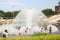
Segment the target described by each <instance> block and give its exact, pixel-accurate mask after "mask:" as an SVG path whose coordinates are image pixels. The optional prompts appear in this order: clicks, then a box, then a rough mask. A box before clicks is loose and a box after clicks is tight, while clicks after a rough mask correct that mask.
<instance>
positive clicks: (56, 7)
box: [55, 1, 60, 13]
mask: <svg viewBox="0 0 60 40" xmlns="http://www.w3.org/2000/svg"><path fill="white" fill-rule="evenodd" d="M58 12H60V1H59V2H58V6H55V13H58Z"/></svg>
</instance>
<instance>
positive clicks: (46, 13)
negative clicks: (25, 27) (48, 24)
mask: <svg viewBox="0 0 60 40" xmlns="http://www.w3.org/2000/svg"><path fill="white" fill-rule="evenodd" d="M42 12H43V13H44V14H45V15H46V16H47V17H50V16H52V15H54V11H53V10H52V9H44V10H42Z"/></svg>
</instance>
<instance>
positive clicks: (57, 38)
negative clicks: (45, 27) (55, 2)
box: [0, 33, 60, 40]
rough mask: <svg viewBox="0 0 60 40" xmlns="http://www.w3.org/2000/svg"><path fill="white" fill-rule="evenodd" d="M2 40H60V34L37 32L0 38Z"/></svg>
mask: <svg viewBox="0 0 60 40" xmlns="http://www.w3.org/2000/svg"><path fill="white" fill-rule="evenodd" d="M0 40H60V34H49V33H48V34H46V33H35V34H33V35H32V36H21V37H13V38H0Z"/></svg>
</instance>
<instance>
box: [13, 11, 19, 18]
mask: <svg viewBox="0 0 60 40" xmlns="http://www.w3.org/2000/svg"><path fill="white" fill-rule="evenodd" d="M19 12H20V11H13V12H12V14H13V16H14V17H16V16H17V14H18V13H19Z"/></svg>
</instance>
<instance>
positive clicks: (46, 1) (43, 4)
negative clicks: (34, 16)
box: [0, 0, 59, 11]
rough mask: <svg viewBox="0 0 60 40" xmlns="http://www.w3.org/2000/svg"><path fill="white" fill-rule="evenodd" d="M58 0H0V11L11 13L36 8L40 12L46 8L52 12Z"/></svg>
mask: <svg viewBox="0 0 60 40" xmlns="http://www.w3.org/2000/svg"><path fill="white" fill-rule="evenodd" d="M58 2H59V0H0V10H4V11H13V10H20V9H21V8H36V9H39V10H40V11H41V10H43V9H46V8H51V9H53V10H54V6H55V5H58Z"/></svg>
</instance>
